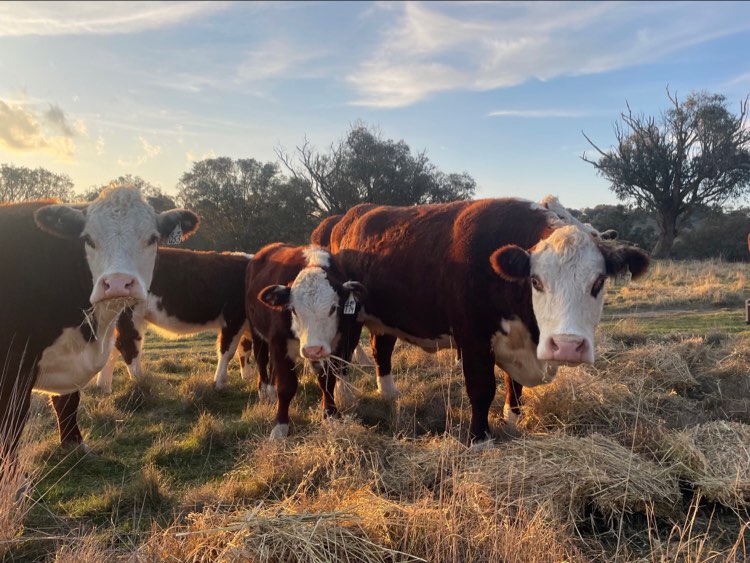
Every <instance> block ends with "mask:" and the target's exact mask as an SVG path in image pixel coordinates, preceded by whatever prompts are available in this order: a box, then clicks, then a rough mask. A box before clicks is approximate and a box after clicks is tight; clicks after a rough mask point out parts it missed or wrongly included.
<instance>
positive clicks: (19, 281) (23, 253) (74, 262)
mask: <svg viewBox="0 0 750 563" xmlns="http://www.w3.org/2000/svg"><path fill="white" fill-rule="evenodd" d="M50 203H53V202H50V201H47V202H29V203H22V204H10V205H3V206H0V296H2V297H0V319H2V322H0V357H4V355H5V354H6V352H8V351H9V350H10V349H11V346H12V349H13V350H14V351H15V352H16V353H18V351H19V348H24V347H25V348H26V365H29V363H30V362H33V361H35V360H36V359H37V358H38V355H39V354H40V353H41V351H42V350H43V349H44V348H45V347H46V346H48V345H49V344H51V343H52V341H53V340H54V339H55V338H56V337H57V336H59V334H60V333H61V332H62V329H63V327H69V326H78V325H81V323H83V321H84V314H83V311H84V310H86V309H88V308H89V307H90V306H91V305H90V303H89V295H90V294H91V289H92V282H91V274H90V273H89V268H88V265H87V264H86V257H85V253H84V250H83V242H82V241H80V240H66V239H62V238H58V237H56V236H54V235H51V234H48V233H45V232H43V231H42V230H40V229H39V228H38V227H37V226H36V224H35V222H34V211H35V210H37V209H39V208H40V207H43V206H44V205H49V204H50ZM31 335H33V339H31V338H30V336H31ZM2 365H5V364H2ZM16 365H17V364H16ZM7 369H8V370H13V369H14V368H13V366H12V365H9V366H8V367H7Z"/></svg>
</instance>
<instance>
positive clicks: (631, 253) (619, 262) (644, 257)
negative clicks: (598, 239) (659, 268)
mask: <svg viewBox="0 0 750 563" xmlns="http://www.w3.org/2000/svg"><path fill="white" fill-rule="evenodd" d="M599 250H601V252H602V255H603V256H604V264H605V265H606V268H607V275H608V276H611V277H614V276H618V275H620V274H624V273H625V272H626V271H628V270H629V271H630V274H631V275H632V276H633V279H636V278H638V277H640V276H642V275H643V274H645V273H646V271H647V270H648V265H649V262H650V259H649V257H648V254H647V253H646V252H644V251H643V250H641V249H640V248H638V247H636V246H623V245H617V246H615V245H612V244H600V245H599Z"/></svg>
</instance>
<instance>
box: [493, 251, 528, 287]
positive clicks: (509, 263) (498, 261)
mask: <svg viewBox="0 0 750 563" xmlns="http://www.w3.org/2000/svg"><path fill="white" fill-rule="evenodd" d="M490 265H491V266H492V269H493V270H494V271H495V273H496V274H497V275H499V276H500V277H501V278H503V279H505V280H508V281H512V282H517V281H521V280H524V279H526V278H528V277H529V275H531V256H529V253H528V252H526V251H525V250H524V249H523V248H521V247H520V246H516V245H515V244H508V245H506V246H503V247H502V248H498V249H497V250H496V251H495V252H493V253H492V255H490Z"/></svg>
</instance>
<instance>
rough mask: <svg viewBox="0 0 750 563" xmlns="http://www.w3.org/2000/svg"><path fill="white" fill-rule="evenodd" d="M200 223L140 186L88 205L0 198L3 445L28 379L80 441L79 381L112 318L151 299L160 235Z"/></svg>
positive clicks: (6, 448) (70, 437)
mask: <svg viewBox="0 0 750 563" xmlns="http://www.w3.org/2000/svg"><path fill="white" fill-rule="evenodd" d="M178 227H179V230H181V232H182V236H183V237H186V236H188V235H189V234H190V233H192V232H193V231H194V230H195V229H196V228H197V227H198V218H197V217H196V216H195V214H193V213H192V212H190V211H186V210H172V211H166V212H164V213H161V214H158V213H156V212H155V211H154V210H153V208H152V207H151V206H150V205H148V204H147V203H146V202H145V201H144V200H143V198H142V197H141V194H140V192H139V191H138V190H137V189H135V188H127V187H119V188H110V189H108V190H105V191H104V192H103V193H102V194H101V195H100V196H99V198H98V199H96V200H95V201H94V202H92V203H90V204H88V205H73V206H70V205H62V204H57V203H55V202H52V201H44V202H29V203H21V204H11V205H4V206H0V241H2V244H0V265H1V266H0V295H2V299H0V319H2V321H1V322H0V369H2V373H1V374H0V375H1V376H2V377H1V379H0V412H2V413H3V415H2V423H0V455H8V454H10V453H11V452H12V451H14V450H15V447H16V445H17V442H18V438H19V436H20V434H21V431H22V429H23V426H24V422H25V420H26V416H27V413H28V408H29V402H30V398H31V391H32V389H34V390H36V391H40V392H43V393H47V394H49V395H51V402H52V406H53V407H54V409H55V412H56V414H57V419H58V427H59V431H60V439H61V441H63V442H73V443H80V442H82V438H81V434H80V432H79V431H78V427H77V425H76V424H75V414H76V409H77V406H78V400H79V394H78V391H79V389H81V388H82V387H83V386H84V385H86V383H88V381H89V380H90V379H91V378H92V377H93V376H94V375H95V374H96V372H98V371H99V370H100V369H101V368H102V367H103V366H104V364H105V363H106V361H107V358H108V357H109V354H110V352H111V350H112V346H113V344H114V338H113V335H114V330H115V319H116V318H117V316H118V315H119V314H120V312H121V311H122V310H123V309H124V308H125V307H127V306H132V305H135V304H137V303H139V302H142V301H144V300H145V299H146V291H147V289H148V287H149V286H150V285H151V277H152V274H153V269H154V261H155V259H156V248H157V243H158V242H159V240H161V239H162V238H165V237H168V236H170V234H173V232H174V231H175V229H176V228H178Z"/></svg>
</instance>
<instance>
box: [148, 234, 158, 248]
mask: <svg viewBox="0 0 750 563" xmlns="http://www.w3.org/2000/svg"><path fill="white" fill-rule="evenodd" d="M157 242H159V235H151V238H150V239H148V241H147V242H146V246H153V245H155V244H156V243H157Z"/></svg>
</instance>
